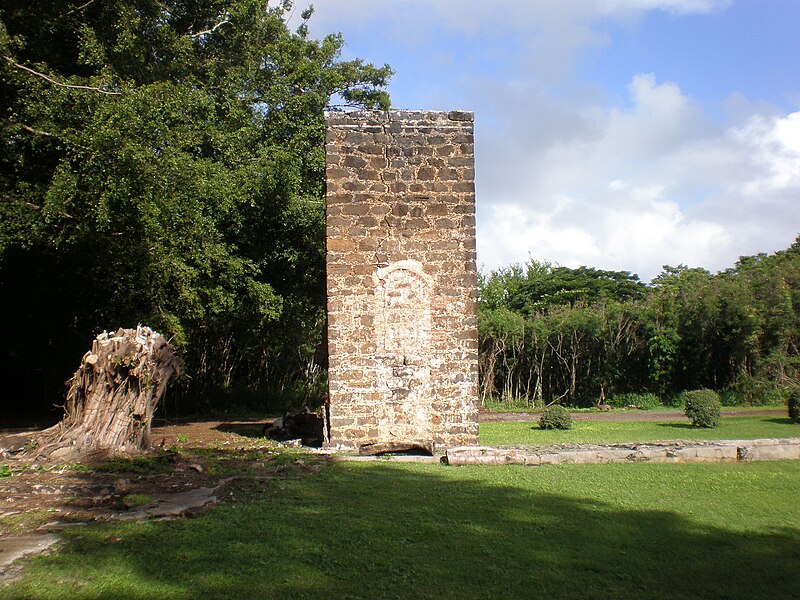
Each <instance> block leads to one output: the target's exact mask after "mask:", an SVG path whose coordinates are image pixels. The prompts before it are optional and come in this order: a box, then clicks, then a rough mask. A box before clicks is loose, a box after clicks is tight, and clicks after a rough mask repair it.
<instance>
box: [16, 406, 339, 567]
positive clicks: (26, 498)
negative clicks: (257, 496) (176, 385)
mask: <svg viewBox="0 0 800 600" xmlns="http://www.w3.org/2000/svg"><path fill="white" fill-rule="evenodd" d="M263 425H264V421H253V422H251V421H226V422H223V421H206V422H186V423H178V424H175V423H172V424H166V423H159V424H158V426H156V427H154V428H153V431H152V445H153V450H154V453H153V454H152V455H151V456H147V457H140V458H132V459H115V460H112V461H111V462H108V461H98V462H97V464H92V461H91V460H89V461H87V464H73V465H51V464H47V463H45V462H42V463H35V462H31V461H30V460H29V459H25V458H20V457H19V455H18V454H17V453H16V450H18V449H19V447H20V446H21V444H23V443H24V442H25V440H26V439H28V438H29V437H30V435H31V434H32V433H35V432H31V431H28V432H21V431H9V430H0V468H3V467H5V468H6V469H5V471H4V472H3V473H2V475H3V476H2V477H0V580H2V579H3V578H4V576H5V577H6V578H8V577H9V576H10V575H12V574H13V570H9V569H8V567H9V565H10V563H11V562H13V561H14V560H15V559H16V558H19V557H20V556H23V555H25V554H28V553H31V552H38V551H41V550H42V549H43V548H45V547H47V546H49V545H51V544H52V543H54V542H55V541H57V538H56V537H55V536H54V535H53V534H54V533H57V532H59V531H63V530H64V529H65V528H68V527H80V526H82V525H85V524H87V523H93V522H102V521H109V520H141V519H162V518H175V517H186V516H191V515H193V514H195V513H197V512H198V511H201V510H203V509H204V508H205V507H208V506H211V505H213V504H214V503H216V502H219V501H221V500H223V499H224V500H226V501H234V502H235V501H237V499H238V498H241V497H243V496H245V495H247V494H250V493H254V492H255V493H257V492H258V491H259V490H263V489H264V488H266V487H268V486H269V485H270V483H271V482H272V481H273V480H275V479H276V478H281V477H285V476H286V475H287V474H288V473H290V472H292V470H294V471H295V472H297V471H298V470H300V471H302V470H305V471H318V470H319V468H320V463H321V461H323V460H326V459H325V458H324V457H316V456H311V457H309V456H308V455H307V454H303V455H302V456H300V455H294V454H292V453H291V452H288V453H287V451H286V449H285V448H282V447H280V446H279V445H278V444H277V443H276V442H273V441H270V440H266V439H264V438H262V437H261V430H262V427H263ZM9 468H10V473H9V471H8V469H9ZM111 541H112V542H113V540H111Z"/></svg>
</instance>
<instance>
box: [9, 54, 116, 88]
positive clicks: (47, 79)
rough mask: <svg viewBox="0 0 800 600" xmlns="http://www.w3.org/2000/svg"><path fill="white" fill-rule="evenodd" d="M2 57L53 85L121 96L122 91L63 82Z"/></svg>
mask: <svg viewBox="0 0 800 600" xmlns="http://www.w3.org/2000/svg"><path fill="white" fill-rule="evenodd" d="M3 58H5V59H6V60H7V61H8V62H9V63H11V64H12V65H13V66H15V67H16V68H17V69H21V70H22V71H26V72H28V73H31V74H32V75H36V76H37V77H41V78H42V79H44V80H45V81H48V82H50V83H52V84H53V85H57V86H59V87H64V88H70V89H73V90H89V91H92V92H100V93H101V94H107V95H109V96H121V95H122V92H111V91H109V90H104V89H102V88H98V87H92V86H89V85H73V84H71V83H63V82H61V81H56V80H55V79H53V78H52V77H48V76H47V75H45V74H44V73H40V72H39V71H34V70H33V69H31V68H30V67H26V66H25V65H21V64H19V63H18V62H16V61H15V60H14V59H13V58H11V57H10V56H4V57H3Z"/></svg>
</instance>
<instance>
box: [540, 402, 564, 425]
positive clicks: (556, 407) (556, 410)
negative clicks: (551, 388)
mask: <svg viewBox="0 0 800 600" xmlns="http://www.w3.org/2000/svg"><path fill="white" fill-rule="evenodd" d="M539 427H541V428H542V429H572V415H570V414H569V411H568V410H567V409H566V408H564V407H563V406H561V405H560V404H553V405H551V406H548V407H547V408H545V409H544V412H543V413H542V416H541V418H540V419H539Z"/></svg>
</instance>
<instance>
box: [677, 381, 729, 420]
mask: <svg viewBox="0 0 800 600" xmlns="http://www.w3.org/2000/svg"><path fill="white" fill-rule="evenodd" d="M683 398H684V403H685V407H686V409H685V410H686V416H687V417H689V419H691V421H692V425H696V426H697V427H716V426H717V425H719V420H720V414H719V411H720V408H721V407H722V402H720V399H719V394H717V392H715V391H714V390H693V391H691V392H685V393H684V394H683Z"/></svg>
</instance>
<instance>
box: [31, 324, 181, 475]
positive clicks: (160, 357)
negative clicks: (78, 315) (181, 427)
mask: <svg viewBox="0 0 800 600" xmlns="http://www.w3.org/2000/svg"><path fill="white" fill-rule="evenodd" d="M178 370H179V367H178V360H177V357H176V356H175V354H174V352H173V350H172V347H171V346H170V344H169V342H167V340H166V339H165V338H164V336H162V335H161V334H160V333H158V332H156V331H153V330H152V329H150V328H149V327H142V326H141V325H140V326H138V327H137V328H136V329H119V330H118V331H117V332H116V333H108V332H104V333H101V334H100V335H98V336H97V338H96V339H95V340H94V341H93V342H92V349H91V351H90V352H87V353H86V354H85V355H84V356H83V359H82V360H81V366H80V368H79V369H78V370H77V371H75V374H74V375H73V376H72V379H70V380H69V381H68V382H67V385H68V386H69V391H68V392H67V401H66V404H65V405H64V411H65V415H64V418H63V419H62V421H61V422H60V423H59V424H58V425H55V426H53V427H51V428H50V429H46V430H45V431H43V432H42V433H41V434H39V436H38V437H37V438H35V440H34V441H33V444H32V446H33V450H32V452H33V453H34V454H35V456H36V457H43V456H49V457H50V458H51V459H60V460H71V459H75V458H76V457H77V456H79V455H81V454H86V453H90V452H95V451H102V452H107V453H118V452H125V453H135V452H141V451H142V450H145V449H147V448H148V446H149V443H150V439H149V434H150V423H151V421H152V419H153V413H154V412H155V410H156V407H157V406H158V402H159V401H160V400H161V398H162V396H163V395H164V392H165V391H166V387H167V382H168V381H169V379H170V377H172V375H173V374H175V373H177V372H178Z"/></svg>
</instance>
